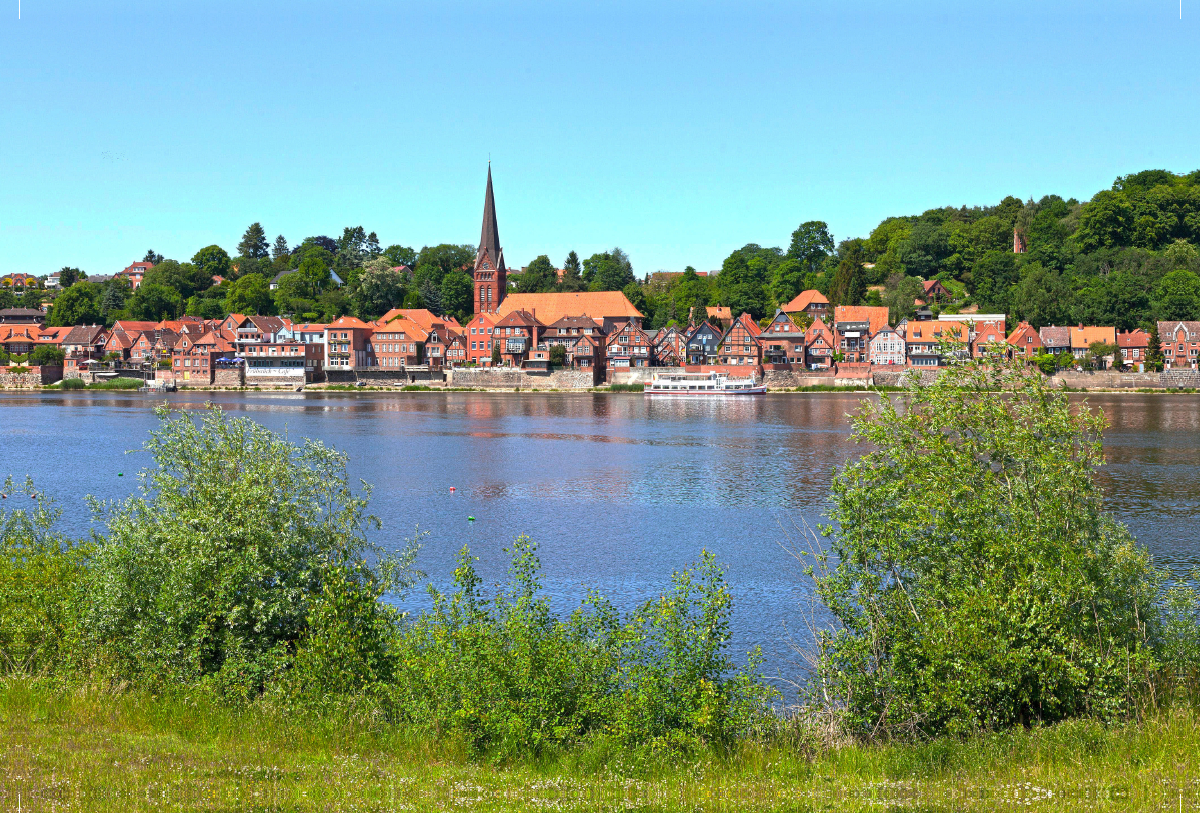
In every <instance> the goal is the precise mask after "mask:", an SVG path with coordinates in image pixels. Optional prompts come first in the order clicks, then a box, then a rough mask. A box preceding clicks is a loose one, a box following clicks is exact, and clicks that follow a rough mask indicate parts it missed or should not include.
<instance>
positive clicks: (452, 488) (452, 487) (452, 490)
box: [450, 486, 454, 494]
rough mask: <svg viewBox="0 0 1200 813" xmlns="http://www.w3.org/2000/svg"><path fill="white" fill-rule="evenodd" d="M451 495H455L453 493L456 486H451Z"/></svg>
mask: <svg viewBox="0 0 1200 813" xmlns="http://www.w3.org/2000/svg"><path fill="white" fill-rule="evenodd" d="M450 493H451V494H453V493H454V486H450Z"/></svg>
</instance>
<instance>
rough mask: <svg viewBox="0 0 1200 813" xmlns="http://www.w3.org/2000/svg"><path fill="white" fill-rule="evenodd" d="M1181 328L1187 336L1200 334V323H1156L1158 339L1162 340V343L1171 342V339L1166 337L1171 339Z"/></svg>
mask: <svg viewBox="0 0 1200 813" xmlns="http://www.w3.org/2000/svg"><path fill="white" fill-rule="evenodd" d="M1181 326H1182V327H1183V329H1184V330H1186V331H1187V332H1188V333H1189V334H1193V335H1194V334H1197V333H1200V322H1186V321H1174V322H1159V323H1158V336H1159V339H1161V340H1164V341H1171V339H1170V338H1168V337H1173V336H1174V334H1175V331H1176V330H1178V329H1179V328H1180V327H1181Z"/></svg>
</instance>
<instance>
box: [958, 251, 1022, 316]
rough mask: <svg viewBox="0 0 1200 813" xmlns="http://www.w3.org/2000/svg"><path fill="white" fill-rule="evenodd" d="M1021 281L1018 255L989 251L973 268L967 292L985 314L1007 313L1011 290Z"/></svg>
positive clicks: (1008, 252)
mask: <svg viewBox="0 0 1200 813" xmlns="http://www.w3.org/2000/svg"><path fill="white" fill-rule="evenodd" d="M1018 279H1020V270H1019V267H1018V265H1017V255H1016V254H1013V253H1012V252H1011V251H988V252H985V253H984V254H983V255H981V256H980V257H979V259H977V260H976V261H975V264H974V266H973V267H972V268H971V274H970V276H969V282H968V285H967V291H968V292H969V293H970V294H971V296H973V297H974V298H975V301H976V302H978V303H979V307H980V308H982V309H983V312H985V313H1007V312H1008V308H1009V289H1010V288H1011V287H1012V286H1013V285H1014V284H1015V283H1016V282H1017V280H1018Z"/></svg>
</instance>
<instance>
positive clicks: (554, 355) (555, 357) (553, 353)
mask: <svg viewBox="0 0 1200 813" xmlns="http://www.w3.org/2000/svg"><path fill="white" fill-rule="evenodd" d="M550 363H551V364H553V365H554V366H555V367H562V366H563V365H564V364H566V363H567V348H565V347H563V346H562V345H561V344H556V345H554V346H553V347H551V348H550Z"/></svg>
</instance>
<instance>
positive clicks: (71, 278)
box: [58, 266, 87, 288]
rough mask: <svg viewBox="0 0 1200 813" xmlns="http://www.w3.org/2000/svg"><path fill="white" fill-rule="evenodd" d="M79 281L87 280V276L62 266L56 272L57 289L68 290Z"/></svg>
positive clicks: (76, 269) (74, 269)
mask: <svg viewBox="0 0 1200 813" xmlns="http://www.w3.org/2000/svg"><path fill="white" fill-rule="evenodd" d="M81 279H87V274H85V273H83V272H82V271H80V270H79V269H78V268H71V267H69V266H63V268H62V269H61V270H60V271H59V272H58V287H60V288H70V287H71V286H72V285H74V284H75V283H77V282H79V280H81Z"/></svg>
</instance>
